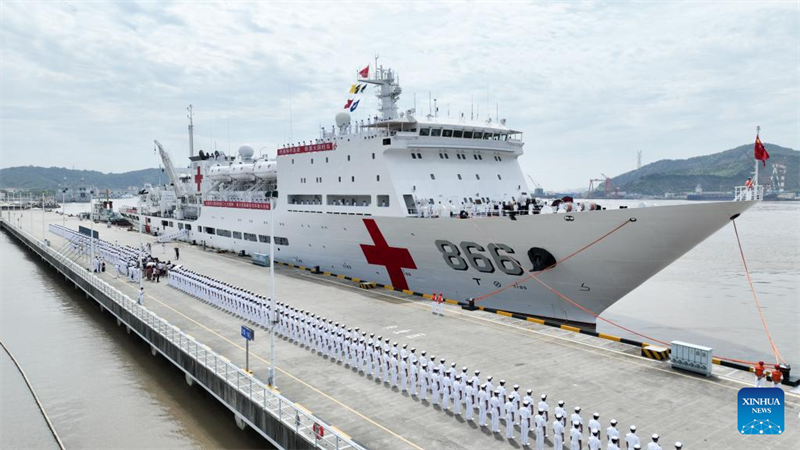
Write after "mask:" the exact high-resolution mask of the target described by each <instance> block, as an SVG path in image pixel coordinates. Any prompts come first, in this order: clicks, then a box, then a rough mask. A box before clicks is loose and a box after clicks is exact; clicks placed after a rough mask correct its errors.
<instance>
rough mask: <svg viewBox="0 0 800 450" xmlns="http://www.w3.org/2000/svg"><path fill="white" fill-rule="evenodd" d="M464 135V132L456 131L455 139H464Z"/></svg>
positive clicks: (454, 133) (454, 132)
mask: <svg viewBox="0 0 800 450" xmlns="http://www.w3.org/2000/svg"><path fill="white" fill-rule="evenodd" d="M463 135H464V131H462V130H454V131H453V137H454V138H460V137H462V136H463Z"/></svg>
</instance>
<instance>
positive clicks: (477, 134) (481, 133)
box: [465, 131, 483, 139]
mask: <svg viewBox="0 0 800 450" xmlns="http://www.w3.org/2000/svg"><path fill="white" fill-rule="evenodd" d="M465 137H466V136H465ZM482 137H483V132H482V131H476V132H475V133H474V134H473V135H472V139H481V138H482Z"/></svg>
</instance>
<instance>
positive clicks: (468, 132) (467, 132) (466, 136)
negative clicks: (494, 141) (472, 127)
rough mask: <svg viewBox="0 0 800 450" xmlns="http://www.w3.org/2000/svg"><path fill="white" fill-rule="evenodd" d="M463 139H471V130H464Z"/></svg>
mask: <svg viewBox="0 0 800 450" xmlns="http://www.w3.org/2000/svg"><path fill="white" fill-rule="evenodd" d="M464 139H472V131H464Z"/></svg>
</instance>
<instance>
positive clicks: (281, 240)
mask: <svg viewBox="0 0 800 450" xmlns="http://www.w3.org/2000/svg"><path fill="white" fill-rule="evenodd" d="M187 227H188V225H187ZM198 231H200V232H205V233H206V234H211V235H217V236H221V237H227V238H233V239H240V240H245V241H252V242H261V243H262V244H269V241H270V239H269V236H265V235H262V234H258V235H256V234H253V233H242V232H241V231H230V230H223V229H221V228H212V227H198ZM275 245H289V239H287V238H285V237H280V236H275Z"/></svg>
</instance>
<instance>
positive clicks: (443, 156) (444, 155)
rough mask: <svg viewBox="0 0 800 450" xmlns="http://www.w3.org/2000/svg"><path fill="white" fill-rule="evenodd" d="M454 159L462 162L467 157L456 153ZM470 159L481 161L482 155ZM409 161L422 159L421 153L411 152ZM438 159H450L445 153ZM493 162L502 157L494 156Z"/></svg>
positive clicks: (477, 154)
mask: <svg viewBox="0 0 800 450" xmlns="http://www.w3.org/2000/svg"><path fill="white" fill-rule="evenodd" d="M456 158H457V159H463V160H466V159H467V155H465V154H463V153H456ZM472 158H473V159H474V160H475V161H483V155H481V154H479V153H474V154H473V155H472ZM411 159H422V153H419V152H411ZM439 159H450V155H449V154H447V153H439ZM494 160H495V161H502V160H503V157H502V156H496V155H495V157H494Z"/></svg>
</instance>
